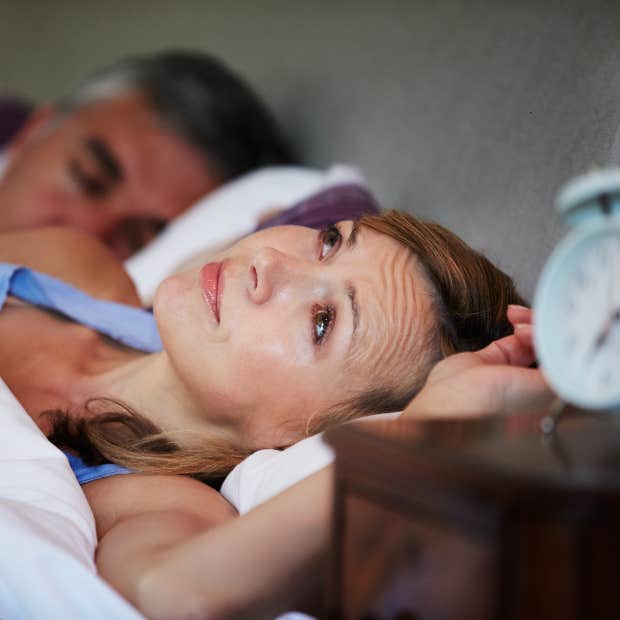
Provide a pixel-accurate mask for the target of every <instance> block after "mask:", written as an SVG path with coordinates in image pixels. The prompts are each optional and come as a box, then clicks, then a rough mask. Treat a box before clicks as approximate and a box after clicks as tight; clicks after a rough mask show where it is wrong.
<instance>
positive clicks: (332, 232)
mask: <svg viewBox="0 0 620 620" xmlns="http://www.w3.org/2000/svg"><path fill="white" fill-rule="evenodd" d="M320 240H321V249H320V252H319V259H320V260H323V259H324V258H326V257H327V256H329V254H330V253H331V252H332V251H333V250H334V248H336V249H338V247H339V246H340V242H341V241H342V235H341V234H340V231H339V230H338V228H336V226H330V227H329V228H327V229H326V230H323V231H321V236H320Z"/></svg>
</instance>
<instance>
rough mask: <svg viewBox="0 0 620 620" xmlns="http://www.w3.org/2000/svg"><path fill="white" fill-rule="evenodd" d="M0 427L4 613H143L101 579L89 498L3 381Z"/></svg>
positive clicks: (132, 616) (50, 616)
mask: <svg viewBox="0 0 620 620" xmlns="http://www.w3.org/2000/svg"><path fill="white" fill-rule="evenodd" d="M0 428H1V432H0V550H1V552H0V618H2V620H31V619H32V620H39V619H41V620H42V619H45V620H56V619H58V620H61V619H62V620H66V618H89V619H90V618H92V619H95V620H98V619H101V620H105V619H109V618H115V619H118V620H139V619H140V618H142V616H141V615H140V614H139V613H138V612H137V611H135V609H134V608H133V607H131V606H130V605H129V604H128V603H126V602H125V601H124V600H123V599H122V598H121V597H120V596H119V595H118V594H116V593H115V592H114V591H113V590H112V589H111V588H109V587H108V586H107V584H106V583H105V582H104V581H103V580H102V579H100V578H99V577H97V575H96V571H95V564H94V561H93V556H94V550H95V545H96V534H95V523H94V519H93V516H92V513H91V511H90V508H89V507H88V503H87V502H86V498H85V497H84V494H83V493H82V491H81V489H80V486H79V484H78V483H77V481H76V479H75V477H74V476H73V473H72V471H71V469H70V467H69V464H68V462H67V459H66V458H65V456H64V455H63V454H62V452H60V450H58V449H57V448H55V447H54V446H53V445H52V444H50V443H49V441H47V439H45V437H44V436H43V434H42V433H41V432H40V431H39V429H38V428H37V426H36V425H35V424H34V422H33V421H32V420H31V418H30V417H29V416H28V415H27V414H26V412H25V411H24V410H23V408H22V407H21V405H20V404H19V403H18V402H17V400H16V399H15V398H14V397H13V395H12V394H11V392H10V391H9V389H8V388H7V386H6V385H5V383H4V382H3V381H2V380H1V379H0Z"/></svg>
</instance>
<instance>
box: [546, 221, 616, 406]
mask: <svg viewBox="0 0 620 620" xmlns="http://www.w3.org/2000/svg"><path fill="white" fill-rule="evenodd" d="M535 317H536V326H535V336H536V349H537V353H538V357H539V361H540V364H541V367H542V370H543V372H544V373H545V376H546V377H547V379H548V381H549V383H550V384H551V386H552V387H553V388H554V389H555V390H556V392H557V393H558V394H559V395H560V396H561V397H562V398H563V399H565V400H567V401H569V402H572V403H574V404H577V405H580V406H582V407H588V408H596V409H600V408H610V407H619V406H620V224H618V223H617V222H611V223H605V224H604V225H601V224H598V225H595V226H591V227H584V228H583V229H581V230H578V231H577V232H575V233H573V234H572V235H569V236H568V237H567V238H566V239H564V241H563V242H562V243H561V244H560V245H559V246H558V248H557V249H556V251H555V252H554V253H553V255H552V256H551V258H550V260H549V262H548V263H547V266H546V268H545V270H544V272H543V275H542V277H541V281H540V284H539V288H538V290H537V293H536V300H535Z"/></svg>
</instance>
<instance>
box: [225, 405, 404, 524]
mask: <svg viewBox="0 0 620 620" xmlns="http://www.w3.org/2000/svg"><path fill="white" fill-rule="evenodd" d="M400 414H401V412H400V411H397V412H394V413H380V414H377V415H374V416H368V417H366V418H364V419H366V420H367V419H368V418H373V419H393V418H397V417H398V416H399V415H400ZM333 460H334V451H333V450H332V449H331V447H330V446H328V445H327V444H326V443H325V441H324V440H323V434H322V433H320V434H318V435H313V436H312V437H307V438H306V439H302V440H301V441H298V442H297V443H295V444H293V445H292V446H290V447H288V448H285V449H284V450H259V451H258V452H254V453H253V454H250V456H248V457H247V458H246V459H244V460H243V461H241V463H239V465H237V466H236V467H235V468H234V469H233V470H232V471H231V472H230V474H228V476H227V477H226V479H225V480H224V484H223V485H222V488H221V493H222V495H223V496H224V497H225V498H226V499H227V500H228V501H229V502H230V503H231V504H232V505H233V506H234V507H235V508H236V509H237V510H238V511H239V514H243V513H245V512H248V510H252V508H256V506H258V505H259V504H262V503H263V502H265V501H267V500H268V499H270V498H271V497H273V496H274V495H277V494H278V493H281V492H282V491H284V490H285V489H287V488H288V487H290V486H292V485H294V484H295V483H297V482H300V481H301V480H303V479H304V478H306V477H307V476H310V475H311V474H314V473H316V472H317V471H319V469H323V467H326V466H327V465H329V464H330V463H332V462H333Z"/></svg>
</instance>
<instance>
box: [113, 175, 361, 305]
mask: <svg viewBox="0 0 620 620" xmlns="http://www.w3.org/2000/svg"><path fill="white" fill-rule="evenodd" d="M345 183H356V184H358V185H364V181H363V178H362V176H361V174H360V173H359V172H358V171H357V170H355V169H354V168H352V167H350V166H344V165H336V166H332V167H331V168H330V169H329V170H327V171H326V172H323V171H320V170H313V169H311V168H301V167H297V166H272V167H268V168H263V169H261V170H257V171H255V172H251V173H249V174H246V175H244V176H242V177H240V178H239V179H236V180H234V181H231V182H229V183H226V184H225V185H223V186H222V187H220V188H218V189H216V190H215V191H213V192H211V193H209V194H208V195H207V196H205V197H204V198H202V199H201V200H199V201H198V202H197V203H196V204H195V205H194V206H193V207H190V209H188V210H187V211H185V212H184V213H183V214H182V215H180V216H179V217H177V218H176V219H175V220H174V221H173V222H171V223H170V224H169V225H168V226H167V227H166V228H165V229H164V230H163V231H162V232H161V233H160V234H159V235H158V236H157V237H156V238H155V239H154V240H153V241H151V242H150V243H149V244H148V245H146V246H145V247H144V248H142V250H140V251H139V252H137V253H136V254H134V255H133V256H132V257H131V258H129V259H128V260H127V261H126V262H125V268H126V269H127V271H128V272H129V275H130V276H131V278H132V279H133V281H134V283H135V285H136V288H137V290H138V295H139V296H140V299H141V300H142V303H143V304H144V305H150V304H151V301H152V299H153V295H154V294H155V290H156V289H157V287H158V286H159V284H160V282H161V281H162V280H163V279H164V278H165V277H166V276H168V275H169V274H170V273H172V272H173V271H174V270H175V269H176V268H178V267H179V266H180V265H182V264H183V263H185V262H186V261H187V260H188V259H190V258H191V257H192V256H194V255H195V254H197V253H198V252H200V251H204V250H208V249H209V248H211V247H218V246H220V245H222V244H224V243H228V242H232V241H234V240H235V239H238V238H239V237H242V236H243V235H247V234H249V233H250V232H252V231H253V230H254V229H255V228H256V227H257V225H258V224H259V222H260V220H261V218H262V217H264V216H265V215H266V214H268V213H270V212H273V211H274V210H279V209H285V208H287V207H289V206H291V205H293V204H295V203H296V202H298V201H300V200H302V199H303V198H306V197H308V196H310V195H312V194H314V193H316V192H318V191H320V190H322V189H325V188H327V187H331V186H334V185H341V184H345Z"/></svg>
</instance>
